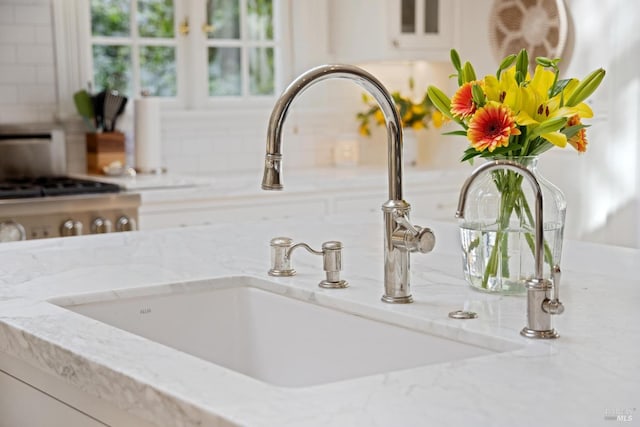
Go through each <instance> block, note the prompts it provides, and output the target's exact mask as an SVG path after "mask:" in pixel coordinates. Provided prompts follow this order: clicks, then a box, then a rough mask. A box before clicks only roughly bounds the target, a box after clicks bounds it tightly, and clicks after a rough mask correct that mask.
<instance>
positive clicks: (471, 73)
mask: <svg viewBox="0 0 640 427" xmlns="http://www.w3.org/2000/svg"><path fill="white" fill-rule="evenodd" d="M462 80H463V83H468V82H472V81H474V80H476V71H475V70H474V69H473V65H471V63H470V62H469V61H467V62H465V63H464V67H462Z"/></svg>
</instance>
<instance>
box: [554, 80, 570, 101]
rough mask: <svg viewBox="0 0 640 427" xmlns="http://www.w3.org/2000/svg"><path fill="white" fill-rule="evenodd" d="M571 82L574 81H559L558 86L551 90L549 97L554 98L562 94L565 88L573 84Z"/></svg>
mask: <svg viewBox="0 0 640 427" xmlns="http://www.w3.org/2000/svg"><path fill="white" fill-rule="evenodd" d="M571 80H573V79H562V80H558V81H557V82H556V84H555V85H554V86H553V87H552V88H551V93H549V97H550V98H553V97H554V96H556V95H557V94H559V93H560V92H562V91H563V90H564V88H565V87H566V86H567V85H568V84H569V83H571Z"/></svg>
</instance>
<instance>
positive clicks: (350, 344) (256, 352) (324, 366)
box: [52, 277, 494, 387]
mask: <svg viewBox="0 0 640 427" xmlns="http://www.w3.org/2000/svg"><path fill="white" fill-rule="evenodd" d="M266 289H280V291H281V292H283V289H286V288H284V287H283V286H282V285H280V284H278V283H273V282H269V281H266V280H261V279H256V278H251V277H229V278H221V279H214V280H208V281H201V282H193V283H191V284H189V283H187V284H180V285H163V286H154V287H149V288H144V289H131V290H124V291H118V292H117V296H116V294H115V293H114V292H109V293H102V294H94V295H89V296H85V295H81V296H76V297H71V298H62V299H58V300H56V301H52V302H54V303H55V304H57V305H61V306H63V307H65V308H67V309H69V310H72V311H74V312H77V313H80V314H82V315H85V316H88V317H91V318H93V319H96V320H99V321H102V322H104V323H107V324H109V325H112V326H115V327H117V328H120V329H123V330H125V331H128V332H131V333H134V334H138V335H140V336H143V337H145V338H148V339H150V340H153V341H156V342H158V343H161V344H164V345H166V346H169V347H172V348H175V349H177V350H180V351H183V352H186V353H189V354H191V355H194V356H196V357H199V358H202V359H205V360H207V361H210V362H213V363H215V364H217V365H221V366H224V367H226V368H229V369H232V370H234V371H237V372H240V373H242V374H245V375H248V376H250V377H253V378H255V379H258V380H261V381H264V382H266V383H270V384H273V385H277V386H285V387H301V386H311V385H317V384H324V383H330V382H334V381H339V380H345V379H351V378H356V377H361V376H365V375H371V374H377V373H383V372H390V371H394V370H399V369H406V368H412V367H417V366H422V365H428V364H434V363H441V362H448V361H454V360H460V359H465V358H471V357H477V356H484V355H488V354H492V353H494V351H492V350H489V349H486V348H481V347H478V346H475V345H470V344H466V343H461V342H457V341H453V340H449V339H446V338H441V337H437V336H433V335H429V334H426V333H422V332H418V331H415V330H411V329H407V328H404V327H402V326H396V325H392V324H390V323H385V322H382V321H378V320H374V319H370V318H365V317H360V316H357V315H354V314H349V313H346V312H343V311H339V310H336V309H333V308H328V307H324V306H321V305H317V304H315V303H313V302H307V301H303V300H299V299H295V298H293V297H288V296H284V295H280V294H278V293H274V292H271V291H269V290H266Z"/></svg>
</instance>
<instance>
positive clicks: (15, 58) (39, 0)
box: [0, 0, 57, 123]
mask: <svg viewBox="0 0 640 427" xmlns="http://www.w3.org/2000/svg"><path fill="white" fill-rule="evenodd" d="M54 61H55V58H54V50H53V25H52V19H51V2H50V0H0V123H15V122H47V121H48V122H50V121H53V118H54V114H55V108H56V102H57V98H56V77H55V62H54Z"/></svg>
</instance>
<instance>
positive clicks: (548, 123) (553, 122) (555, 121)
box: [529, 117, 567, 139]
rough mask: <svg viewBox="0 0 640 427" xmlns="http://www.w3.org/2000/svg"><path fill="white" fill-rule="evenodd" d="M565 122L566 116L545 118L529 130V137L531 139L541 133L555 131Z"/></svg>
mask: <svg viewBox="0 0 640 427" xmlns="http://www.w3.org/2000/svg"><path fill="white" fill-rule="evenodd" d="M566 123H567V118H566V117H553V118H550V119H547V120H545V121H544V122H542V123H540V124H539V125H538V126H536V127H535V128H533V129H532V130H531V134H530V135H529V138H530V139H532V138H535V137H538V136H540V135H542V134H543V133H551V132H556V131H558V130H560V129H562V127H563V126H564V125H565V124H566Z"/></svg>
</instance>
